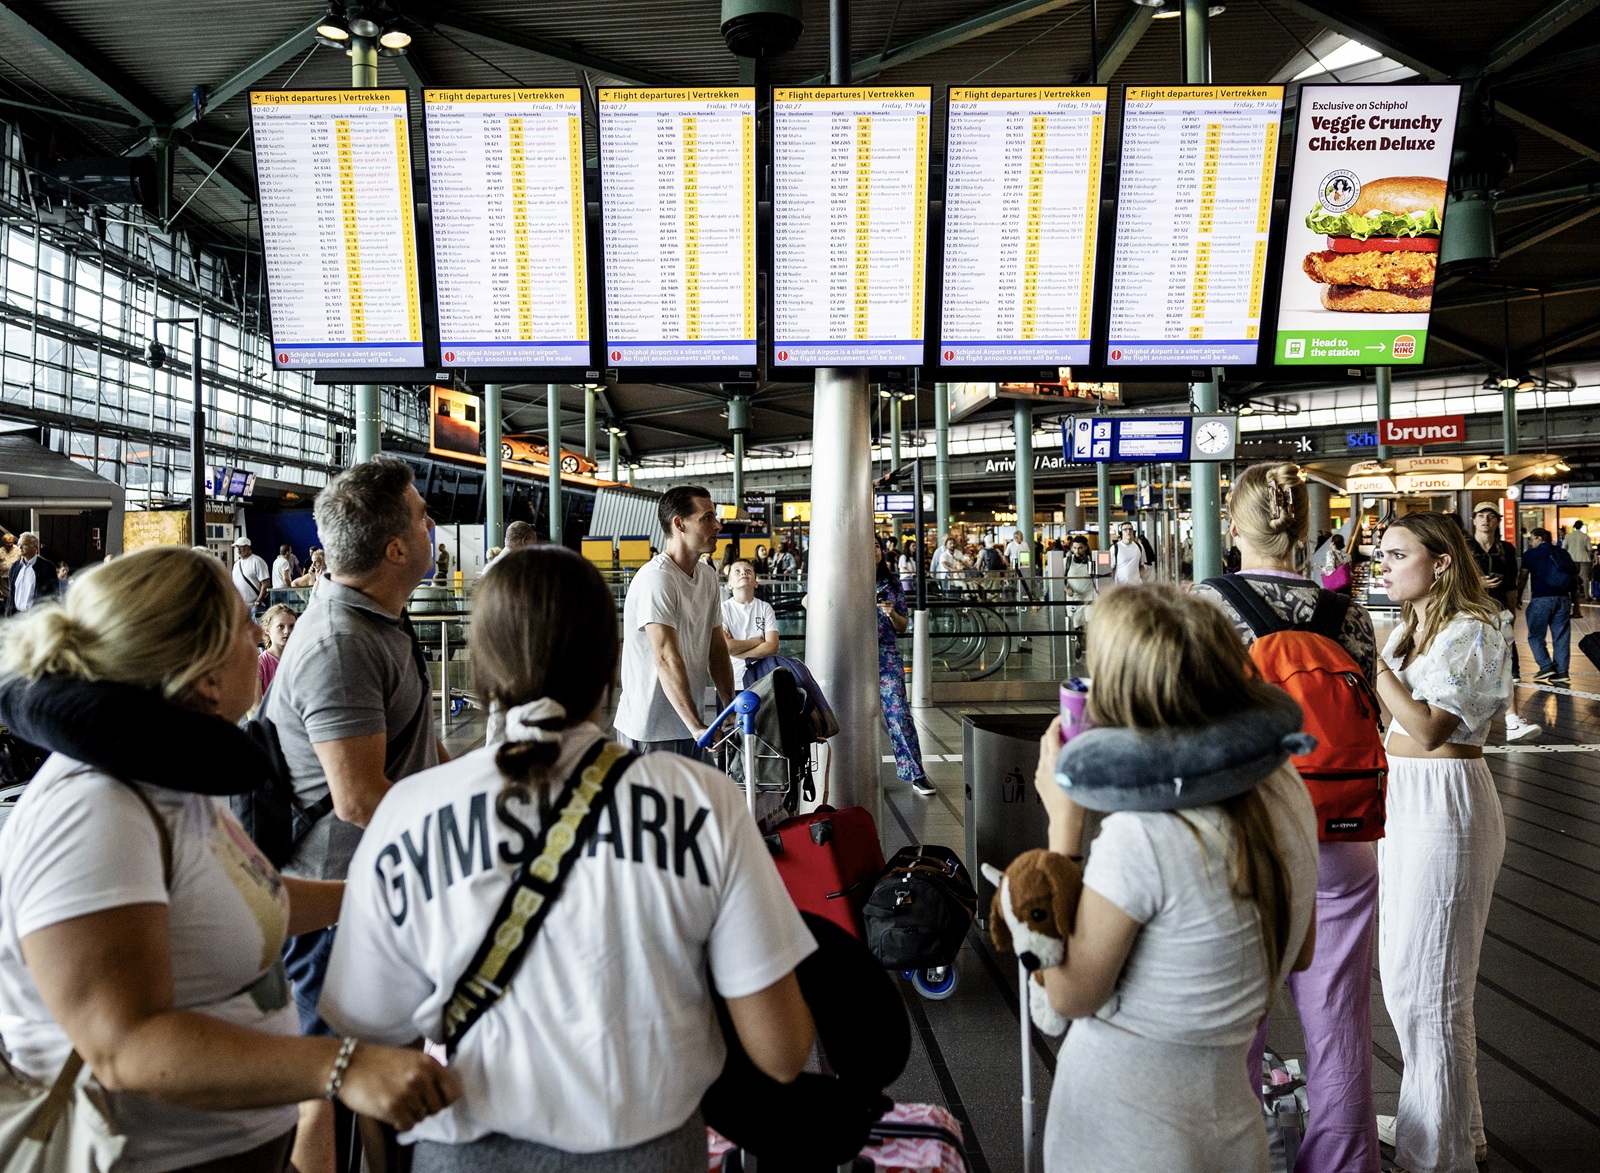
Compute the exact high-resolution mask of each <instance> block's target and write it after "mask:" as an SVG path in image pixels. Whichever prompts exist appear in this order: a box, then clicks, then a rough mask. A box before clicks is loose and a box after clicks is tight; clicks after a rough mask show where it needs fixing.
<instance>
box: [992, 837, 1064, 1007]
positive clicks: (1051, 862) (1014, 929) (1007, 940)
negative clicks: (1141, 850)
mask: <svg viewBox="0 0 1600 1173" xmlns="http://www.w3.org/2000/svg"><path fill="white" fill-rule="evenodd" d="M983 874H984V876H985V878H987V879H988V881H989V882H990V883H991V884H993V885H994V886H995V893H994V902H993V904H991V905H990V908H989V935H990V936H991V937H992V938H993V939H994V945H995V948H996V949H999V950H1000V951H1001V952H1003V953H1009V952H1011V951H1012V949H1013V947H1014V948H1015V950H1016V954H1017V960H1019V961H1021V962H1022V964H1023V966H1024V967H1025V968H1026V969H1027V970H1028V971H1029V972H1030V973H1032V974H1033V982H1032V983H1031V984H1030V985H1029V986H1028V1010H1029V1013H1030V1014H1031V1015H1032V1017H1033V1023H1034V1025H1035V1026H1037V1027H1038V1028H1039V1029H1040V1030H1042V1031H1044V1033H1045V1034H1047V1035H1059V1034H1061V1033H1063V1032H1064V1031H1065V1030H1066V1029H1067V1020H1066V1019H1065V1018H1063V1017H1062V1016H1061V1015H1059V1014H1057V1013H1056V1010H1055V1007H1053V1006H1051V1005H1050V996H1049V994H1047V993H1046V992H1045V988H1044V981H1043V977H1042V975H1041V974H1040V973H1039V971H1040V970H1041V969H1049V968H1051V967H1053V966H1057V965H1060V964H1061V963H1062V962H1063V961H1065V960H1066V957H1067V937H1068V936H1069V935H1071V933H1072V923H1073V921H1074V919H1076V917H1077V915H1078V897H1079V896H1080V895H1081V894H1082V892H1083V869H1082V868H1081V867H1079V866H1078V865H1077V864H1075V863H1073V862H1072V861H1071V860H1070V859H1068V858H1067V857H1066V856H1064V855H1058V854H1057V853H1055V852H1053V851H1044V850H1042V849H1039V850H1034V851H1024V852H1023V853H1022V854H1021V855H1019V856H1017V858H1016V859H1014V860H1012V861H1011V866H1010V867H1008V868H1006V870H1005V871H1004V872H1001V871H999V870H998V869H997V868H995V867H993V866H992V865H990V864H984V865H983Z"/></svg>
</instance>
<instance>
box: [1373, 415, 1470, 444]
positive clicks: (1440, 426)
mask: <svg viewBox="0 0 1600 1173" xmlns="http://www.w3.org/2000/svg"><path fill="white" fill-rule="evenodd" d="M1466 438H1467V417H1466V416H1464V415H1429V416H1419V417H1417V418H1416V419H1407V420H1397V419H1382V420H1379V421H1378V443H1380V444H1383V445H1389V444H1396V445H1409V444H1418V445H1421V444H1460V443H1461V442H1463V441H1464V440H1466Z"/></svg>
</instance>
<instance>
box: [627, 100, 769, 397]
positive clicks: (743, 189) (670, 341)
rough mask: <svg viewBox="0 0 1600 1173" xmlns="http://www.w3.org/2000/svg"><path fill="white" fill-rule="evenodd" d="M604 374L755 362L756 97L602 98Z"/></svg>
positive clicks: (748, 364)
mask: <svg viewBox="0 0 1600 1173" xmlns="http://www.w3.org/2000/svg"><path fill="white" fill-rule="evenodd" d="M597 96H598V106H599V110H600V211H601V225H602V237H603V241H604V245H605V265H606V365H607V366H613V367H630V366H668V367H670V366H753V365H754V364H755V362H756V206H755V175H756V91H755V87H754V86H723V87H719V88H707V89H644V88H634V89H602V90H600V91H598V95H597Z"/></svg>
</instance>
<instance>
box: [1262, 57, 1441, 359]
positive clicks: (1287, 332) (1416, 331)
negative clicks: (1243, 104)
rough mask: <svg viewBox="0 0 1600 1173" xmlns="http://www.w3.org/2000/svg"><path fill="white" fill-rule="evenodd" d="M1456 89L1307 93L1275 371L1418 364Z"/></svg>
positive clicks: (1351, 88) (1309, 89) (1312, 89)
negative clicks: (1285, 367)
mask: <svg viewBox="0 0 1600 1173" xmlns="http://www.w3.org/2000/svg"><path fill="white" fill-rule="evenodd" d="M1460 97H1461V87H1460V86H1457V85H1415V86H1389V85H1377V86H1360V85H1338V86H1305V87H1304V88H1303V89H1302V90H1301V91H1300V114H1299V117H1298V119H1297V120H1296V124H1295V154H1294V182H1293V184H1292V185H1291V188H1290V192H1289V213H1290V217H1289V228H1288V233H1287V236H1286V238H1285V239H1286V245H1285V248H1284V255H1283V283H1282V287H1281V291H1280V293H1279V296H1278V342H1277V361H1278V362H1279V363H1280V364H1286V365H1290V366H1295V365H1317V364H1325V365H1330V366H1351V365H1362V366H1390V365H1416V364H1420V363H1421V362H1422V360H1423V357H1424V355H1425V353H1426V350H1427V342H1428V315H1429V313H1430V311H1431V310H1432V307H1433V287H1434V277H1435V274H1436V271H1437V269H1438V263H1439V242H1440V232H1441V228H1442V218H1443V216H1444V206H1445V196H1446V194H1447V192H1448V187H1447V183H1446V181H1447V180H1448V179H1449V175H1450V151H1451V148H1452V146H1453V145H1454V143H1455V126H1456V107H1457V105H1458V104H1459V102H1460Z"/></svg>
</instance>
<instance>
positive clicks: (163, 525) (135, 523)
mask: <svg viewBox="0 0 1600 1173" xmlns="http://www.w3.org/2000/svg"><path fill="white" fill-rule="evenodd" d="M189 538H190V533H189V511H188V510H187V509H161V510H147V511H144V512H139V511H135V510H132V509H130V510H128V512H126V513H124V514H123V515H122V548H123V549H124V550H142V549H144V548H145V547H146V546H187V545H188V544H189Z"/></svg>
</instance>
